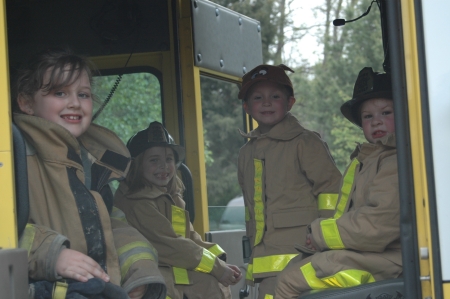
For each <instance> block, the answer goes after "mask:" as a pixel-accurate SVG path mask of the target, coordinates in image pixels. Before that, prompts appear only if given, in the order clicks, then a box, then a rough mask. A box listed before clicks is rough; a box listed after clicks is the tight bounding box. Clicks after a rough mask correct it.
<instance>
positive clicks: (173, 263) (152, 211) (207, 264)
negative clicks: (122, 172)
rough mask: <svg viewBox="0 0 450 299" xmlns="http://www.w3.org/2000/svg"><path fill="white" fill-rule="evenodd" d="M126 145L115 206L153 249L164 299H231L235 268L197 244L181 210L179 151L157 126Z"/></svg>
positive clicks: (218, 252) (214, 249)
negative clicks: (126, 169) (127, 159)
mask: <svg viewBox="0 0 450 299" xmlns="http://www.w3.org/2000/svg"><path fill="white" fill-rule="evenodd" d="M127 146H128V148H129V150H130V153H131V156H132V157H133V159H134V160H133V162H132V164H131V169H130V173H129V174H128V176H127V178H126V180H125V181H124V182H122V183H121V184H120V186H119V189H118V190H117V192H116V194H115V196H114V203H115V205H116V206H117V207H118V208H120V209H121V210H123V211H124V213H125V215H126V218H127V220H128V222H129V223H130V224H131V225H133V226H134V227H136V228H137V229H138V230H139V231H140V232H141V233H142V234H143V235H144V236H145V237H146V238H147V239H148V240H149V241H150V242H152V244H153V245H154V246H155V248H156V249H157V250H158V253H159V265H160V267H159V269H160V271H161V273H162V274H163V275H164V278H165V280H166V285H167V288H168V291H167V296H168V297H169V298H171V299H182V298H183V295H186V296H187V297H188V298H205V299H215V298H217V299H223V298H231V297H230V296H231V294H230V289H229V287H228V286H229V285H234V284H236V283H237V282H238V281H239V280H240V279H241V276H242V275H241V272H240V270H239V268H238V267H237V266H234V265H228V264H226V263H225V262H224V261H223V260H222V258H224V257H225V256H226V255H225V252H224V251H223V250H222V248H220V246H219V245H217V244H213V243H208V242H204V241H203V240H202V238H201V237H200V235H199V234H198V233H197V232H196V231H195V230H194V228H193V226H192V224H191V223H190V221H189V213H188V212H187V211H186V210H185V202H184V201H183V199H182V193H183V191H184V186H183V184H182V182H181V180H180V179H178V177H177V175H176V170H177V168H178V166H179V165H180V164H181V161H182V160H183V159H184V157H185V150H184V148H183V147H181V146H179V145H176V144H173V143H171V140H170V137H169V135H168V133H167V131H166V129H165V128H164V127H163V126H162V124H160V123H158V122H152V123H151V124H150V125H149V127H148V128H147V129H145V130H143V131H140V132H138V133H137V134H136V135H134V136H133V137H132V138H131V139H130V140H129V141H128V144H127Z"/></svg>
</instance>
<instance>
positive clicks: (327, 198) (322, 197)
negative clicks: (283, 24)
mask: <svg viewBox="0 0 450 299" xmlns="http://www.w3.org/2000/svg"><path fill="white" fill-rule="evenodd" d="M317 201H318V207H319V210H334V209H336V204H337V201H338V194H337V193H321V194H319V197H318V198H317Z"/></svg>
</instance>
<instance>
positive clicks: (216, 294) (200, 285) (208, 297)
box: [159, 267, 231, 299]
mask: <svg viewBox="0 0 450 299" xmlns="http://www.w3.org/2000/svg"><path fill="white" fill-rule="evenodd" d="M159 270H160V271H161V274H162V275H163V277H164V280H165V282H166V287H167V297H169V298H170V299H183V295H186V297H188V299H231V290H230V287H225V286H223V285H222V284H221V283H219V282H218V281H217V279H216V278H215V277H214V276H212V275H209V274H206V273H200V272H195V271H188V273H189V278H190V279H191V280H192V284H189V285H180V284H175V282H174V278H173V272H172V268H169V267H159Z"/></svg>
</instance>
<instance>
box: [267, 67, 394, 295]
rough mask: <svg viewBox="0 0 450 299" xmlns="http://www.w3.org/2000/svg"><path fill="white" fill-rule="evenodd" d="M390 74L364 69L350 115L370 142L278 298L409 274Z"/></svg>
mask: <svg viewBox="0 0 450 299" xmlns="http://www.w3.org/2000/svg"><path fill="white" fill-rule="evenodd" d="M390 81H391V80H390V76H389V75H388V74H385V73H376V72H373V70H372V68H369V67H366V68H364V69H362V70H361V71H360V73H359V75H358V78H357V80H356V83H355V87H354V90H353V98H352V99H351V100H350V101H347V102H346V103H344V104H343V105H342V107H341V112H342V114H343V115H344V116H345V117H346V118H347V119H348V120H349V121H351V122H352V123H354V124H356V125H357V126H359V127H361V128H362V129H363V132H364V136H365V137H366V139H367V141H368V143H363V144H360V145H358V146H357V147H356V149H355V151H354V152H353V154H352V155H351V159H352V162H351V163H350V165H349V166H348V167H347V169H346V171H345V174H344V177H343V179H342V182H341V191H340V193H339V200H338V204H337V208H336V210H335V213H334V216H333V217H332V218H328V219H325V218H319V219H316V220H315V221H313V222H312V223H311V226H310V233H309V234H308V236H307V238H306V242H305V246H299V248H298V249H299V250H300V251H303V252H309V253H312V254H313V255H312V256H311V257H309V258H306V259H304V260H298V259H293V260H291V262H290V264H289V265H288V266H287V267H286V268H285V270H284V271H283V272H282V273H281V274H280V275H279V277H278V281H277V288H276V291H275V298H277V299H279V298H280V299H281V298H283V299H286V298H298V296H299V295H300V294H301V293H302V292H305V291H308V290H311V289H327V288H341V287H350V286H356V285H360V284H364V283H370V282H374V281H378V280H384V279H391V278H397V277H399V276H400V275H401V273H402V258H401V248H400V227H399V221H400V220H399V214H400V205H399V193H398V192H399V191H398V173H397V149H396V144H395V125H394V107H393V101H392V88H391V82H390Z"/></svg>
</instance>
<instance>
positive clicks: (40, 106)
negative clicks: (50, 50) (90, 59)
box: [18, 69, 92, 137]
mask: <svg viewBox="0 0 450 299" xmlns="http://www.w3.org/2000/svg"><path fill="white" fill-rule="evenodd" d="M50 72H51V69H49V70H47V73H46V75H45V76H44V82H48V80H49V76H50ZM18 101H19V106H20V109H21V110H22V111H23V112H24V113H26V114H29V115H35V116H39V117H42V118H44V119H46V120H48V121H51V122H54V123H56V124H58V125H61V126H63V127H64V128H66V129H67V130H68V131H69V132H70V133H72V135H73V136H75V137H79V136H80V135H81V134H83V133H84V132H85V131H86V130H87V129H88V128H89V125H90V124H91V120H92V94H91V83H90V82H89V77H88V74H87V73H86V71H83V72H82V73H81V75H80V77H79V78H78V79H77V80H76V81H74V82H73V83H72V84H71V85H67V86H64V87H62V88H61V89H59V90H51V91H50V92H49V93H48V94H47V92H44V91H43V90H42V89H40V90H38V91H37V92H36V94H35V95H34V97H33V99H32V100H27V99H24V98H21V97H19V100H18Z"/></svg>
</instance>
